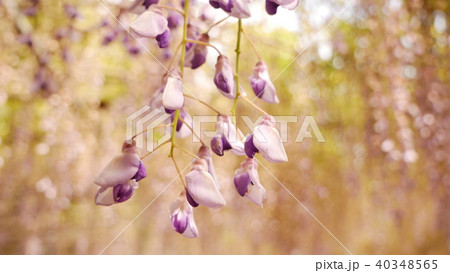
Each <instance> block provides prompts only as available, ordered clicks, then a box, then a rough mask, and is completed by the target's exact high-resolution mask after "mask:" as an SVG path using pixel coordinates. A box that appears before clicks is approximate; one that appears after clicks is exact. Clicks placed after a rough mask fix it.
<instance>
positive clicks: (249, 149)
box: [244, 134, 259, 158]
mask: <svg viewBox="0 0 450 273" xmlns="http://www.w3.org/2000/svg"><path fill="white" fill-rule="evenodd" d="M244 150H245V154H246V155H247V156H248V157H250V158H253V156H254V155H255V153H257V152H259V150H258V148H256V147H255V145H254V144H253V134H252V135H250V136H249V137H248V138H247V140H246V141H245V145H244Z"/></svg>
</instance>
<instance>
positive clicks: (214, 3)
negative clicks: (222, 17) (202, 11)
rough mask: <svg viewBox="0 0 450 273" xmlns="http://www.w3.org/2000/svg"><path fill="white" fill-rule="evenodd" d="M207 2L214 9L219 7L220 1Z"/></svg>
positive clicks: (211, 0)
mask: <svg viewBox="0 0 450 273" xmlns="http://www.w3.org/2000/svg"><path fill="white" fill-rule="evenodd" d="M209 4H210V5H211V6H212V7H213V8H215V9H218V8H220V2H219V1H218V0H209Z"/></svg>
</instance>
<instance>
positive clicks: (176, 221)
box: [172, 212, 188, 234]
mask: <svg viewBox="0 0 450 273" xmlns="http://www.w3.org/2000/svg"><path fill="white" fill-rule="evenodd" d="M172 226H173V228H174V229H175V231H176V232H178V233H180V234H183V232H184V231H185V230H186V228H187V226H188V215H187V213H181V212H180V213H178V214H176V215H175V216H174V217H172Z"/></svg>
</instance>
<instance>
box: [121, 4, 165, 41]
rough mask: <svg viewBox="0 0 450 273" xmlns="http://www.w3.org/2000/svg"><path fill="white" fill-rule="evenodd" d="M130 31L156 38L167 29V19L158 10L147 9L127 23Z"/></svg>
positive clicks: (141, 35)
mask: <svg viewBox="0 0 450 273" xmlns="http://www.w3.org/2000/svg"><path fill="white" fill-rule="evenodd" d="M129 27H130V31H131V32H133V33H134V34H136V35H138V36H140V37H146V38H156V37H157V36H158V35H160V34H162V33H164V31H166V30H167V29H168V27H167V20H166V18H164V17H163V16H162V15H161V12H160V11H158V10H153V9H149V10H147V11H145V12H144V13H142V14H141V15H139V17H138V18H136V20H134V21H133V22H131V24H130V25H129Z"/></svg>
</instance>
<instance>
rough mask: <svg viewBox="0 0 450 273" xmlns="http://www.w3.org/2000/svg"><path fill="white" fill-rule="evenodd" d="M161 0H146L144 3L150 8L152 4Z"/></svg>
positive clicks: (146, 7)
mask: <svg viewBox="0 0 450 273" xmlns="http://www.w3.org/2000/svg"><path fill="white" fill-rule="evenodd" d="M158 2H159V0H144V3H142V5H143V6H144V7H145V9H148V8H149V7H150V6H151V5H156V4H158Z"/></svg>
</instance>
